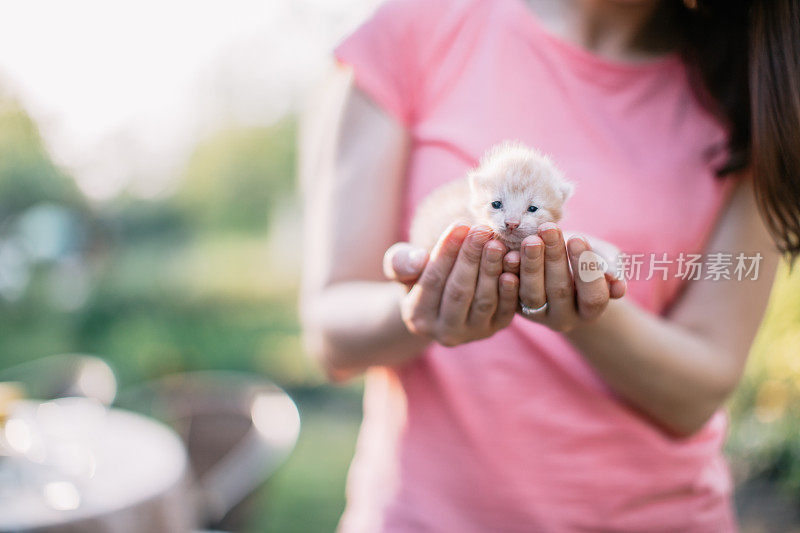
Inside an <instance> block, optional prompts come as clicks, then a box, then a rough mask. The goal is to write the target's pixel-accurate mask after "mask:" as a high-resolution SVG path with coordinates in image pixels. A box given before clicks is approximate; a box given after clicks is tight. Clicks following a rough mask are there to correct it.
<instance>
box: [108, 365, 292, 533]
mask: <svg viewBox="0 0 800 533" xmlns="http://www.w3.org/2000/svg"><path fill="white" fill-rule="evenodd" d="M119 404H120V405H121V406H123V407H126V408H129V409H133V410H137V411H139V412H142V413H145V414H148V415H150V416H153V417H154V418H157V419H160V420H162V421H164V422H165V423H167V424H169V425H170V426H172V427H173V428H174V429H175V430H176V431H177V432H178V434H179V435H181V438H183V440H184V442H185V443H186V447H187V449H188V451H189V461H190V463H191V465H192V470H193V472H194V475H195V477H196V485H197V487H196V488H197V491H198V495H197V496H198V499H199V501H198V502H197V503H198V508H200V509H201V510H202V512H204V516H203V517H201V519H204V522H205V524H206V525H207V527H212V528H218V529H224V530H231V531H237V530H240V529H241V528H242V527H243V526H244V525H245V523H246V519H247V515H248V514H249V513H248V508H249V507H250V506H249V505H248V503H249V500H248V496H250V495H252V494H253V493H254V492H255V491H256V489H258V488H259V487H261V486H262V485H263V484H264V483H265V482H266V480H267V479H268V478H269V477H270V475H272V473H273V472H274V471H275V470H276V469H277V467H278V466H280V465H281V464H282V463H283V462H284V460H285V459H286V458H287V457H288V456H289V454H290V453H291V451H292V450H293V449H294V445H295V442H296V441H297V437H298V434H299V432H300V416H299V413H298V411H297V407H296V406H295V404H294V402H293V401H292V399H291V398H290V397H289V396H288V395H287V394H286V393H285V392H284V391H283V390H282V389H281V388H279V387H278V386H276V385H274V384H272V383H271V382H269V381H266V380H263V379H260V378H258V377H255V376H252V375H249V374H244V373H238V372H222V371H204V372H190V373H185V374H176V375H171V376H167V377H164V378H162V379H159V380H156V381H152V382H148V383H145V384H143V385H140V386H137V387H135V388H132V389H130V390H127V391H124V392H123V393H122V394H121V396H120V401H119Z"/></svg>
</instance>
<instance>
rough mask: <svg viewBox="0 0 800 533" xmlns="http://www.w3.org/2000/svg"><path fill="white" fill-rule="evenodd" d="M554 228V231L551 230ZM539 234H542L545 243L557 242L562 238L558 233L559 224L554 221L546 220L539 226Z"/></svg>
mask: <svg viewBox="0 0 800 533" xmlns="http://www.w3.org/2000/svg"><path fill="white" fill-rule="evenodd" d="M549 230H554V231H549ZM539 235H541V237H542V240H543V241H544V242H545V244H551V245H552V244H557V243H558V242H559V241H560V240H561V239H560V237H559V235H558V226H556V225H555V224H553V223H552V222H546V223H544V224H542V225H541V226H539Z"/></svg>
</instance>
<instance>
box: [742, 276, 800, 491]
mask: <svg viewBox="0 0 800 533" xmlns="http://www.w3.org/2000/svg"><path fill="white" fill-rule="evenodd" d="M798 295H800V270H798V269H797V268H795V269H794V271H793V272H790V271H789V269H788V267H787V266H786V265H783V267H782V268H781V269H780V271H779V273H778V277H777V279H776V282H775V286H774V288H773V290H772V296H771V298H770V303H769V307H768V309H767V312H766V315H765V317H764V321H763V323H762V327H761V329H760V331H759V334H758V337H757V338H756V342H755V344H754V346H753V349H752V350H751V353H750V358H749V362H748V366H747V371H746V372H745V376H744V378H743V380H742V383H741V385H740V386H739V388H738V390H737V392H736V394H735V396H734V398H733V399H732V401H731V421H732V424H731V432H730V437H729V439H728V444H727V447H728V450H729V453H730V454H731V455H732V456H733V457H734V459H735V460H737V461H738V462H739V466H740V468H741V469H742V470H743V472H741V473H740V474H741V475H750V476H753V475H767V476H769V477H771V478H775V479H778V480H780V481H781V482H782V484H783V485H784V487H786V488H787V489H789V490H791V491H792V492H794V493H797V491H798V490H800V433H798V432H797V428H798V427H800V305H798V297H799V296H798Z"/></svg>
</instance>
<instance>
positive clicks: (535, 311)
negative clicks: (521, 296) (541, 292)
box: [519, 302, 547, 316]
mask: <svg viewBox="0 0 800 533" xmlns="http://www.w3.org/2000/svg"><path fill="white" fill-rule="evenodd" d="M519 305H520V307H522V314H523V315H525V316H531V315H536V314H539V313H543V312H545V311H547V302H545V303H544V305H542V306H541V307H536V308H533V307H528V306H527V305H525V304H523V303H520V304H519Z"/></svg>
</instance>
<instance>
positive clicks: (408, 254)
mask: <svg viewBox="0 0 800 533" xmlns="http://www.w3.org/2000/svg"><path fill="white" fill-rule="evenodd" d="M427 262H428V252H427V251H426V250H425V249H423V248H419V247H417V246H413V245H412V244H409V243H407V242H398V243H396V244H394V245H393V246H392V247H391V248H389V249H388V250H386V253H385V254H384V256H383V273H384V275H385V276H386V277H387V278H388V279H390V280H391V281H398V282H400V283H404V284H406V285H409V284H412V283H414V282H416V281H417V279H418V278H419V275H420V274H421V273H422V269H423V268H425V264H426V263H427Z"/></svg>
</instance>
